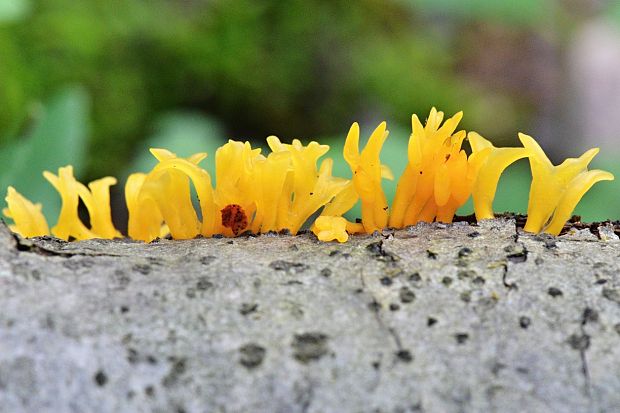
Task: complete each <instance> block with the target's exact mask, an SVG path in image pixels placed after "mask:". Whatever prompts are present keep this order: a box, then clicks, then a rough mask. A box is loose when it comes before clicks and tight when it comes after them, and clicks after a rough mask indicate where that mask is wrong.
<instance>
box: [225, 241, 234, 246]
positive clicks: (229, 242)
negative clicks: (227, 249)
mask: <svg viewBox="0 0 620 413" xmlns="http://www.w3.org/2000/svg"><path fill="white" fill-rule="evenodd" d="M226 243H227V244H228V245H233V244H234V243H235V241H233V240H230V241H226Z"/></svg>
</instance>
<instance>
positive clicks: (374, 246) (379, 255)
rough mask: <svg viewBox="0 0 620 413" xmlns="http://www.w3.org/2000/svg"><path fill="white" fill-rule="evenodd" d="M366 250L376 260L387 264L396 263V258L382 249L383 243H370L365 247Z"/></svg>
mask: <svg viewBox="0 0 620 413" xmlns="http://www.w3.org/2000/svg"><path fill="white" fill-rule="evenodd" d="M366 250H367V251H368V252H370V254H371V255H372V256H373V257H374V258H375V259H377V260H379V261H383V262H387V263H391V264H393V263H395V262H396V261H398V257H397V256H396V255H395V254H393V253H391V252H389V251H386V250H385V249H384V248H383V241H377V242H372V243H370V244H368V245H367V246H366Z"/></svg>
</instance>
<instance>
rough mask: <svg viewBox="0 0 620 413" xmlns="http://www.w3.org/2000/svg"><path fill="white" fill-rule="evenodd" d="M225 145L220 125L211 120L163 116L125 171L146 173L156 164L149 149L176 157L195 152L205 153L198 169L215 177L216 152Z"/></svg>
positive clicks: (188, 115) (195, 115) (197, 116)
mask: <svg viewBox="0 0 620 413" xmlns="http://www.w3.org/2000/svg"><path fill="white" fill-rule="evenodd" d="M225 142H226V139H225V137H224V131H223V129H222V127H221V126H220V124H219V123H218V122H217V121H216V120H215V119H212V118H210V117H207V116H204V115H201V114H198V113H187V112H174V113H168V114H166V115H163V116H162V117H161V118H160V119H159V120H158V121H157V122H156V124H155V133H154V135H153V136H151V137H150V138H149V139H147V140H146V142H145V143H144V145H142V147H141V148H139V149H138V151H139V152H138V155H137V156H136V158H135V159H134V161H133V162H132V163H131V165H130V168H129V170H128V171H126V173H125V176H128V175H129V174H131V173H133V172H148V171H150V170H151V169H152V168H153V167H154V166H155V164H156V163H157V161H156V160H155V158H154V157H153V155H151V153H150V152H149V148H164V149H168V150H170V151H172V152H174V153H176V154H177V155H178V156H181V157H187V156H189V155H192V154H194V153H197V152H207V154H208V155H209V156H208V158H207V159H205V160H204V161H202V163H201V167H202V168H203V169H205V170H206V171H207V172H209V174H210V175H211V177H212V179H213V178H214V177H215V151H216V150H217V148H219V147H220V146H222V145H223V144H224V143H225Z"/></svg>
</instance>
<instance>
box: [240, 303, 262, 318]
mask: <svg viewBox="0 0 620 413" xmlns="http://www.w3.org/2000/svg"><path fill="white" fill-rule="evenodd" d="M257 309H258V304H256V303H243V304H241V308H239V312H240V313H241V315H248V314H251V313H253V312H255V311H256V310H257Z"/></svg>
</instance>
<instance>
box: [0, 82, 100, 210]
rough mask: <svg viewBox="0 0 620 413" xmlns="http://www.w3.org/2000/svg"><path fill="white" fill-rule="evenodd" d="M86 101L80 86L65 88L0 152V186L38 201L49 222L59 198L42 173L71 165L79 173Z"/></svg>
mask: <svg viewBox="0 0 620 413" xmlns="http://www.w3.org/2000/svg"><path fill="white" fill-rule="evenodd" d="M88 107H89V100H88V97H87V94H86V93H85V91H84V90H83V89H81V88H68V89H64V90H62V91H61V92H59V93H57V94H56V95H54V97H53V98H52V99H50V101H49V102H48V103H47V104H45V105H44V106H42V107H39V108H37V110H36V114H35V116H34V118H35V119H34V122H35V124H34V126H33V127H32V128H30V129H29V130H28V132H26V134H25V136H21V137H19V139H15V140H13V141H11V143H10V144H8V145H5V146H4V148H3V150H2V151H0V187H1V188H3V191H4V190H5V189H6V188H7V187H8V186H9V185H12V186H14V187H15V188H16V189H17V190H18V191H19V192H21V193H22V194H23V195H25V196H26V197H27V198H29V199H31V200H33V201H34V202H41V203H42V204H43V205H44V206H45V208H44V211H43V212H44V213H45V215H46V217H47V218H48V220H49V221H50V222H55V221H54V220H55V219H56V217H57V216H58V212H59V211H60V199H59V197H58V194H57V193H56V190H54V188H53V187H52V186H51V185H50V184H49V182H47V181H46V180H45V179H44V178H43V175H42V172H43V171H44V170H48V171H51V172H54V173H56V172H57V169H58V168H59V167H61V166H65V165H68V164H71V165H73V167H74V170H75V173H76V175H77V176H79V175H80V174H81V173H82V171H83V166H84V163H85V162H84V160H85V158H86V145H87V137H88V126H89V123H88Z"/></svg>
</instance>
